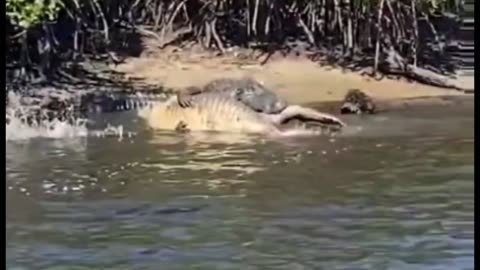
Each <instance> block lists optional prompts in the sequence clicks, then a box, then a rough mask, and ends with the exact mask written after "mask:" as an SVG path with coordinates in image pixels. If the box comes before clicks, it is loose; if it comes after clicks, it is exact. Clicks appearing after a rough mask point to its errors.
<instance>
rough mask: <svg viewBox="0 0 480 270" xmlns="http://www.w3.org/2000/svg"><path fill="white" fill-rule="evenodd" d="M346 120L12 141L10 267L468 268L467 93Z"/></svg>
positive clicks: (470, 172) (470, 141)
mask: <svg viewBox="0 0 480 270" xmlns="http://www.w3.org/2000/svg"><path fill="white" fill-rule="evenodd" d="M347 121H348V122H349V123H351V124H352V125H353V128H352V129H350V130H349V132H347V133H346V134H345V135H344V136H341V137H337V138H335V139H334V140H332V139H328V138H310V139H302V140H299V139H291V140H284V141H276V142H274V141H266V140H262V139H259V138H242V137H237V138H233V139H232V138H231V137H229V136H221V137H219V136H216V137H215V136H212V135H205V136H203V137H198V136H193V137H192V136H191V135H186V136H185V137H178V136H176V137H175V136H172V135H170V134H156V135H154V134H148V133H147V134H140V135H139V136H137V137H135V138H131V139H126V138H125V139H123V140H121V141H119V140H118V139H116V138H88V139H77V140H72V139H68V140H63V141H62V140H45V139H39V140H32V141H30V142H28V143H8V144H7V152H6V159H7V161H6V166H7V172H6V177H7V180H6V188H7V193H6V194H7V201H6V203H7V208H6V211H7V216H6V218H7V224H6V226H7V228H6V237H7V243H6V246H7V251H6V256H7V263H6V265H7V268H8V269H329V270H333V269H474V166H473V161H474V150H473V146H474V137H473V102H471V103H470V105H469V106H463V107H462V108H455V107H451V108H450V107H449V108H441V109H436V108H424V109H417V110H409V111H408V112H406V113H401V114H400V113H396V114H383V115H378V116H375V117H361V118H359V117H350V118H347Z"/></svg>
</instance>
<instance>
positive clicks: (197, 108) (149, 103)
mask: <svg viewBox="0 0 480 270" xmlns="http://www.w3.org/2000/svg"><path fill="white" fill-rule="evenodd" d="M215 85H216V86H215ZM229 85H230V88H229ZM232 85H233V87H232ZM222 86H223V88H222ZM205 88H206V89H204V90H202V91H200V92H197V93H195V91H192V92H191V93H193V94H190V95H188V96H187V103H184V102H182V99H181V98H180V97H181V95H179V96H177V97H171V98H170V99H168V100H167V96H166V95H165V94H154V93H151V94H141V93H126V92H124V93H116V92H100V93H98V92H90V93H84V94H81V95H66V94H65V93H63V92H62V94H60V95H51V94H50V95H46V94H45V93H44V94H43V97H39V96H42V94H41V93H39V92H37V93H36V96H37V97H29V98H30V99H28V98H27V100H30V103H31V100H36V101H37V102H36V106H33V107H32V106H30V108H36V109H35V110H33V111H34V113H30V116H29V117H27V118H26V119H33V120H34V121H32V122H35V123H37V124H38V123H40V122H41V121H45V120H47V121H51V120H52V119H58V120H62V121H66V120H67V121H70V122H72V121H76V120H78V119H80V118H87V117H88V114H90V113H105V112H115V111H122V110H131V109H140V108H143V110H142V113H141V115H142V116H143V117H144V118H145V119H146V121H147V123H149V124H150V126H151V127H153V128H160V129H176V130H183V131H185V130H217V131H240V132H252V133H266V134H271V135H282V134H283V135H284V134H292V133H293V134H296V133H299V134H310V133H311V132H307V131H306V130H300V129H298V128H293V129H288V130H287V129H282V127H283V125H282V124H283V123H285V122H287V121H288V120H290V119H300V120H310V121H314V122H320V123H333V124H337V125H339V126H342V125H344V124H343V122H341V121H340V120H339V119H338V118H336V117H334V116H332V115H328V114H324V113H320V112H317V111H315V110H312V109H309V108H304V107H300V106H296V105H294V106H288V105H286V103H285V102H284V101H282V100H281V99H279V98H278V97H277V96H276V95H275V94H274V93H273V92H271V91H270V90H268V89H266V88H264V87H263V86H262V85H260V84H258V83H257V82H255V81H254V80H249V79H247V80H243V81H242V79H240V80H238V79H237V80H236V81H235V79H223V80H215V81H213V82H211V83H210V84H207V86H206V87H205ZM47 92H48V91H47ZM50 92H51V91H50ZM7 103H8V100H7ZM34 103H35V102H34ZM7 105H8V104H7ZM145 107H149V108H145ZM147 112H149V113H147Z"/></svg>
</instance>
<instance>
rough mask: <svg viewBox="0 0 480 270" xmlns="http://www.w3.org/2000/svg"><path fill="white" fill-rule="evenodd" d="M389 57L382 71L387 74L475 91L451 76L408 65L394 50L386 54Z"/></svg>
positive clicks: (429, 83) (434, 84)
mask: <svg viewBox="0 0 480 270" xmlns="http://www.w3.org/2000/svg"><path fill="white" fill-rule="evenodd" d="M385 53H386V55H387V57H386V58H385V60H384V61H383V63H382V65H381V71H382V72H383V73H385V74H393V75H402V76H405V77H407V78H410V79H413V80H416V81H418V82H421V83H425V84H428V85H432V86H438V87H442V88H449V89H455V90H460V91H465V92H471V91H474V89H473V87H472V88H468V87H465V86H462V85H461V84H460V82H459V81H458V80H457V79H455V78H451V77H449V76H445V75H442V74H438V73H435V72H433V71H431V70H428V69H425V68H422V67H418V66H415V65H412V64H408V63H407V61H406V60H405V59H404V58H403V57H402V56H400V54H398V52H397V51H395V50H394V49H393V48H390V49H389V50H388V51H386V52H385Z"/></svg>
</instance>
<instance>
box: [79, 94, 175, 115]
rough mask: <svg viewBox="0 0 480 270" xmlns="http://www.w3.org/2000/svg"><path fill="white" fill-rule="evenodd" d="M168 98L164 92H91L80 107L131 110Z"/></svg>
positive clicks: (89, 109) (111, 110) (97, 111)
mask: <svg viewBox="0 0 480 270" xmlns="http://www.w3.org/2000/svg"><path fill="white" fill-rule="evenodd" d="M166 100H167V95H166V94H164V93H160V94H159V93H154V94H143V93H90V94H86V95H83V96H82V97H81V101H80V109H81V111H84V112H87V113H111V112H120V111H131V110H139V109H142V108H144V107H148V106H152V105H154V104H157V103H160V102H164V101H166Z"/></svg>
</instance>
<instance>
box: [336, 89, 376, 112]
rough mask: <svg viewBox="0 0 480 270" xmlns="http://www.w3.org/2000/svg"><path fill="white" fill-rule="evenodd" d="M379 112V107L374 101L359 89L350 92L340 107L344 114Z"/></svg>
mask: <svg viewBox="0 0 480 270" xmlns="http://www.w3.org/2000/svg"><path fill="white" fill-rule="evenodd" d="M376 112H377V106H376V105H375V103H374V102H373V100H372V99H371V98H370V97H369V96H368V95H367V94H365V93H364V92H362V91H360V90H359V89H350V90H348V92H347V94H346V95H345V98H344V99H343V102H342V105H341V107H340V113H342V114H362V113H368V114H374V113H376Z"/></svg>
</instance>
